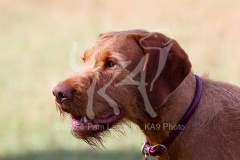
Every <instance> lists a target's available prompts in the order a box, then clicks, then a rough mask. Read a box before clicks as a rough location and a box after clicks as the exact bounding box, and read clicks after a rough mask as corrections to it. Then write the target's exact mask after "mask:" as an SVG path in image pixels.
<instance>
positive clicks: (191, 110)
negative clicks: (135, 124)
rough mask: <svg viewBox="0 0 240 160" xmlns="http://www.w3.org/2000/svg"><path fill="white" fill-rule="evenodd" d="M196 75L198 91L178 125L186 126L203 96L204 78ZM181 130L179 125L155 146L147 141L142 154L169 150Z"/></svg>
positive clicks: (152, 154) (154, 154)
mask: <svg viewBox="0 0 240 160" xmlns="http://www.w3.org/2000/svg"><path fill="white" fill-rule="evenodd" d="M195 77H196V91H195V95H194V99H193V101H192V103H191V105H190V107H189V108H188V110H187V112H186V113H185V115H184V116H183V118H182V119H181V120H180V121H179V122H178V124H177V126H178V125H179V126H185V125H186V123H187V122H188V120H189V119H190V118H191V117H192V115H193V113H194V111H195V110H196V108H197V106H198V103H199V101H200V98H201V94H202V80H201V78H200V77H199V76H197V75H195ZM180 132H181V129H180V127H177V129H174V130H172V131H171V132H170V133H169V135H168V137H166V138H165V139H164V140H163V141H162V142H161V143H160V144H157V145H155V146H151V145H150V143H149V142H148V141H147V139H146V141H145V143H144V144H143V145H142V154H143V155H145V156H146V155H147V156H160V155H161V154H162V153H164V152H166V151H167V147H168V146H169V145H170V144H171V143H172V142H173V141H174V140H175V139H176V138H177V136H178V135H179V133H180Z"/></svg>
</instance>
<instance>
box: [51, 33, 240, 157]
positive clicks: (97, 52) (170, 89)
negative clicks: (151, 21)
mask: <svg viewBox="0 0 240 160" xmlns="http://www.w3.org/2000/svg"><path fill="white" fill-rule="evenodd" d="M83 61H84V62H85V64H84V66H83V67H82V69H81V70H80V71H79V72H77V73H76V74H74V75H71V76H70V77H68V78H67V79H65V80H63V81H61V82H60V83H59V84H58V85H57V86H56V87H55V88H54V89H53V94H54V95H55V97H56V104H57V106H58V108H59V110H60V111H61V112H62V113H65V112H66V113H69V114H70V116H71V124H72V132H73V134H74V135H75V136H76V137H78V138H81V139H83V140H85V141H86V142H87V143H89V144H90V145H97V144H98V142H100V143H101V142H102V141H101V136H104V135H105V133H108V132H107V131H108V129H109V128H111V127H113V126H114V125H116V124H120V123H121V122H124V121H125V120H129V121H131V122H133V123H135V124H137V125H138V126H139V127H140V129H141V130H142V132H143V133H144V134H145V136H146V138H147V140H148V144H149V145H150V146H151V145H152V146H153V145H156V144H159V143H161V142H162V141H163V140H164V139H166V138H168V136H169V134H170V132H171V131H172V130H175V129H174V127H173V126H175V125H177V124H178V122H179V120H180V119H182V118H183V117H186V116H185V113H186V111H187V110H188V108H189V107H190V106H191V103H192V101H193V99H195V91H196V88H197V84H196V82H197V81H196V78H195V76H194V74H193V73H192V71H191V63H190V61H189V59H188V56H187V54H186V53H185V52H184V50H183V49H182V48H181V47H180V46H179V45H178V43H177V42H176V41H175V40H172V39H170V38H168V37H166V36H164V35H163V34H160V33H151V32H147V31H144V30H131V31H122V32H110V33H105V34H101V35H100V36H99V38H98V39H97V41H96V42H95V44H94V45H93V46H92V47H91V48H89V49H87V50H86V51H85V52H84V57H83ZM201 79H202V92H201V99H200V101H199V103H198V105H196V106H195V107H196V110H195V112H194V113H192V114H191V115H190V116H188V118H190V119H189V121H188V122H187V124H186V125H184V126H180V127H182V129H184V130H182V131H181V133H180V134H179V135H178V136H175V137H174V141H173V142H171V144H169V145H168V146H166V148H165V149H166V151H165V152H164V153H162V154H161V155H159V154H157V155H156V156H157V157H158V158H159V159H160V156H161V158H163V159H171V160H176V159H183V160H196V159H199V160H200V159H201V160H202V159H208V160H220V159H221V160H222V159H236V160H237V159H240V88H238V87H237V86H235V85H231V84H228V83H223V82H218V81H213V80H210V79H208V78H206V77H202V78H201ZM158 146H159V145H158ZM144 152H145V151H144ZM146 154H148V153H146Z"/></svg>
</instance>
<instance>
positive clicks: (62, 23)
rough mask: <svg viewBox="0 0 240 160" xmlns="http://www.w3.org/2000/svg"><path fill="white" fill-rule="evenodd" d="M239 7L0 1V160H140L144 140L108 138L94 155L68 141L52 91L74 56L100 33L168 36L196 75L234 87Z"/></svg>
mask: <svg viewBox="0 0 240 160" xmlns="http://www.w3.org/2000/svg"><path fill="white" fill-rule="evenodd" d="M239 15H240V1H238V0H233V1H227V0H211V1H208V0H203V1H191V0H182V1H177V0H172V1H165V0H149V1H146V0H131V1H129V0H121V1H116V0H112V1H110V0H108V1H107V0H89V1H87V0H85V1H84V0H72V1H63V0H58V1H53V0H41V1H40V0H21V1H20V0H15V1H3V0H0V89H1V93H0V95H1V96H0V106H1V109H0V126H1V130H0V160H4V159H5V160H13V159H20V160H21V159H22V160H23V159H34V160H38V159H39V160H43V159H46V160H50V159H53V160H61V159H62V160H65V159H66V160H75V159H83V160H88V159H98V160H106V159H114V160H132V159H136V160H137V159H141V158H142V156H141V153H140V151H139V150H140V145H141V142H142V141H143V139H144V136H143V135H142V134H141V133H140V131H139V130H131V129H127V130H126V136H121V135H119V134H115V133H113V135H112V137H109V138H107V139H106V141H105V143H104V144H105V147H106V149H104V148H103V149H102V150H97V151H94V150H93V149H91V147H90V146H88V145H86V144H85V143H84V142H82V141H80V140H77V139H75V138H74V137H73V136H72V135H71V133H70V129H69V128H62V129H60V130H59V129H56V127H55V126H56V125H58V124H60V125H63V126H64V125H65V126H68V125H69V118H68V117H65V118H61V117H60V116H59V113H58V112H57V111H56V108H55V104H54V97H53V96H52V93H51V90H52V88H53V87H54V86H55V84H56V83H57V82H58V81H59V80H61V79H63V78H64V77H67V76H68V75H70V74H72V73H74V72H75V71H73V69H71V67H70V64H69V61H68V59H69V55H70V52H71V50H72V46H73V42H76V43H77V45H78V47H77V52H78V53H81V52H82V51H83V50H84V49H85V48H86V47H88V46H90V45H91V44H92V43H93V42H94V40H95V39H96V38H97V37H98V35H99V34H100V33H103V32H108V31H116V30H127V29H136V28H142V29H147V30H149V31H156V30H161V29H167V30H169V31H170V32H171V33H172V35H173V36H174V38H175V39H176V40H177V41H178V42H179V43H180V45H181V46H182V48H184V49H185V51H186V52H187V53H188V54H189V57H190V60H191V62H192V64H193V70H194V71H195V72H196V73H197V74H200V75H201V74H203V73H209V74H210V77H211V78H214V79H218V80H224V81H229V82H231V83H235V84H237V85H240V74H239V70H240V63H239V60H240V46H239V45H240V27H239V26H240V16H239Z"/></svg>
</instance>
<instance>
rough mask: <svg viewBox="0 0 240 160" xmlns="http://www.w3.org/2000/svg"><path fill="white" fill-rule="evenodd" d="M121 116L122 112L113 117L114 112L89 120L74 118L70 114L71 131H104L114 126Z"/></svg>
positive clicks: (85, 117)
mask: <svg viewBox="0 0 240 160" xmlns="http://www.w3.org/2000/svg"><path fill="white" fill-rule="evenodd" d="M122 115H123V112H121V111H120V113H119V114H118V115H115V114H114V112H112V111H111V112H107V113H104V114H101V115H98V116H95V118H94V119H90V118H88V117H87V116H76V115H73V114H71V115H70V121H71V125H72V131H73V132H74V133H84V132H99V131H105V130H108V129H109V128H111V127H112V126H113V125H114V124H116V123H117V122H118V121H119V120H120V119H121V117H122Z"/></svg>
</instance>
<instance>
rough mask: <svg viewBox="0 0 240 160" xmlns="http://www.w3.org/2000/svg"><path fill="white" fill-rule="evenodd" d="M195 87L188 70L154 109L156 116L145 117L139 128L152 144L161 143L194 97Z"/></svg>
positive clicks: (192, 75) (193, 78) (194, 81)
mask: <svg viewBox="0 0 240 160" xmlns="http://www.w3.org/2000/svg"><path fill="white" fill-rule="evenodd" d="M195 89H196V79H195V76H194V74H193V73H192V72H190V73H189V74H188V76H187V77H186V78H185V79H184V81H183V82H182V83H181V85H180V86H179V87H178V88H177V89H175V90H174V91H173V92H172V93H171V95H170V96H169V98H168V99H167V101H166V102H165V103H164V105H163V106H161V107H160V108H158V109H156V110H155V112H156V113H157V115H158V116H157V117H156V118H152V117H151V118H148V119H145V122H144V123H145V124H144V126H140V128H141V129H142V130H143V132H144V134H145V136H146V137H147V139H148V141H149V142H150V143H151V144H152V145H155V144H159V143H161V141H162V140H163V139H164V138H166V137H167V136H168V134H169V133H170V131H171V130H172V129H173V127H174V126H175V125H177V123H178V121H179V120H180V119H181V118H182V117H183V116H184V114H185V112H186V111H187V110H188V108H189V106H190V105H191V102H192V100H193V98H194V94H195Z"/></svg>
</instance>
